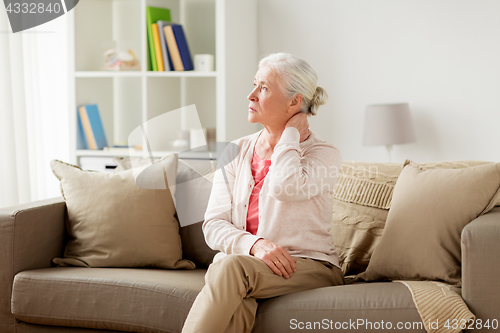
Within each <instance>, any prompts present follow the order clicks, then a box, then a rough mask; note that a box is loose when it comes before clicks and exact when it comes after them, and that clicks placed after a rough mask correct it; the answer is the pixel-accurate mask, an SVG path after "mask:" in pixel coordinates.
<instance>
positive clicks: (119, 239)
mask: <svg viewBox="0 0 500 333" xmlns="http://www.w3.org/2000/svg"><path fill="white" fill-rule="evenodd" d="M159 163H161V164H162V166H161V167H162V169H163V170H162V171H163V172H162V174H160V175H159V179H158V181H159V182H160V183H163V188H165V187H166V189H144V188H141V187H139V186H137V185H136V182H135V177H134V172H136V173H137V171H138V170H133V169H131V170H126V171H123V172H116V173H100V172H94V171H83V170H81V169H80V168H79V167H77V166H74V165H70V164H66V163H64V162H61V161H57V160H54V161H52V162H51V167H52V170H53V172H54V174H55V175H56V177H57V178H58V179H59V180H60V181H61V191H62V194H63V197H64V199H65V201H66V206H67V209H68V220H67V230H68V233H69V236H70V240H69V242H68V244H67V246H66V249H65V251H64V258H55V259H53V262H54V263H55V264H57V265H60V266H82V267H159V268H169V269H180V268H184V269H192V268H194V267H195V265H194V264H193V263H192V262H190V261H188V260H184V259H182V247H181V239H180V236H179V225H178V222H177V220H176V219H175V217H174V214H175V207H174V202H173V200H172V194H171V191H170V190H169V188H168V180H167V179H168V178H167V177H166V176H165V175H167V174H171V173H172V171H175V170H176V169H177V156H176V155H172V156H169V157H167V158H166V159H164V160H162V161H161V162H159ZM155 166H156V165H155ZM150 176H151V175H148V179H149V180H151V179H152V178H151V177H150Z"/></svg>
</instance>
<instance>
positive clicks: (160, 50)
mask: <svg viewBox="0 0 500 333" xmlns="http://www.w3.org/2000/svg"><path fill="white" fill-rule="evenodd" d="M146 15H147V17H146V22H147V25H148V27H147V28H148V29H147V30H148V43H149V55H150V56H149V61H150V64H151V66H150V68H151V70H153V71H159V72H163V71H190V70H193V69H194V67H193V60H192V58H191V53H190V52H189V47H188V43H187V40H186V35H185V34H184V30H183V29H182V25H180V24H175V23H172V22H170V10H169V9H167V8H159V7H147V8H146Z"/></svg>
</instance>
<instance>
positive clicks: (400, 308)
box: [12, 267, 423, 333]
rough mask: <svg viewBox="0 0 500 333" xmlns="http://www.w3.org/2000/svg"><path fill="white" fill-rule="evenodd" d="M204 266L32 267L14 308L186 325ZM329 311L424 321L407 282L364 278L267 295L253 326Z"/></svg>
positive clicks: (36, 314) (106, 321)
mask: <svg viewBox="0 0 500 333" xmlns="http://www.w3.org/2000/svg"><path fill="white" fill-rule="evenodd" d="M204 273H205V271H204V270H200V269H196V270H189V271H185V270H174V271H172V270H157V269H110V268H108V269H105V268H81V267H62V268H51V269H42V270H34V271H27V272H23V273H20V274H19V275H17V276H16V280H15V283H14V294H13V308H12V309H13V312H14V314H15V316H16V317H17V318H19V319H21V320H24V321H26V322H29V323H38V324H51V325H66V326H69V325H77V326H83V327H95V328H99V329H112V330H121V331H127V332H148V333H149V332H180V329H181V326H182V324H183V322H184V320H185V318H186V316H187V314H188V311H189V309H190V307H191V304H192V302H193V301H194V299H195V297H196V295H197V293H198V292H199V291H200V290H201V288H202V286H203V278H204ZM324 318H327V319H330V320H333V321H349V320H352V321H356V320H357V319H360V318H362V319H365V320H369V321H372V322H376V321H378V322H380V321H381V320H384V321H391V322H393V323H394V325H396V323H397V322H398V321H412V322H413V321H415V322H420V318H419V315H418V313H417V311H416V309H415V306H414V305H413V302H412V299H411V295H410V293H409V292H408V290H407V288H406V287H405V286H403V285H401V284H398V283H370V284H365V283H361V284H354V285H349V286H335V287H326V288H320V289H313V290H308V291H305V292H299V293H293V294H289V295H285V296H281V297H278V298H272V299H269V300H266V301H263V302H261V303H260V304H259V308H258V311H257V316H256V323H255V327H254V329H253V332H255V333H267V332H272V333H276V332H288V331H290V320H291V319H297V320H301V321H314V320H318V321H321V320H323V319H324ZM422 327H423V326H422ZM359 331H366V330H362V329H361V330H359ZM47 332H50V331H47ZM409 332H423V331H422V330H418V329H417V330H409Z"/></svg>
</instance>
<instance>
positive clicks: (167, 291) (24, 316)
mask: <svg viewBox="0 0 500 333" xmlns="http://www.w3.org/2000/svg"><path fill="white" fill-rule="evenodd" d="M204 276H205V270H203V269H196V270H161V269H137V268H136V269H118V268H115V269H113V268H82V267H60V268H50V269H41V270H33V271H26V272H22V273H19V274H18V275H16V277H15V280H14V287H13V290H14V291H13V296H12V312H13V313H14V315H15V316H16V318H18V319H19V320H22V321H26V322H29V323H34V324H42V325H59V326H76V327H87V328H98V329H111V330H123V331H129V332H180V329H181V327H182V324H183V322H184V319H185V318H186V316H187V314H188V311H189V309H190V307H191V304H192V302H193V301H194V299H195V297H196V295H197V294H198V292H199V291H200V290H201V288H202V287H203V284H204Z"/></svg>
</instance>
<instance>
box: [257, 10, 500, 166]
mask: <svg viewBox="0 0 500 333" xmlns="http://www.w3.org/2000/svg"><path fill="white" fill-rule="evenodd" d="M257 27H258V28H257V29H258V43H259V48H258V51H259V57H262V56H264V55H266V54H268V53H271V52H279V51H285V52H289V53H293V54H296V55H298V56H300V57H303V58H304V59H306V60H308V61H309V62H310V63H311V65H312V66H313V67H314V68H315V69H316V70H317V72H318V74H319V85H321V86H323V87H324V88H325V89H326V90H327V92H328V93H329V95H330V102H329V103H328V104H327V105H325V106H323V107H322V108H320V113H319V115H318V116H317V117H314V118H310V119H311V121H310V122H311V128H312V129H313V130H315V131H316V132H318V133H319V135H320V136H321V137H323V138H324V139H325V140H327V141H329V142H331V143H333V144H335V145H337V146H338V147H339V148H340V150H341V151H342V154H343V157H344V159H346V160H364V161H386V160H387V155H386V151H385V148H384V147H364V146H362V144H361V142H362V131H363V116H364V109H365V106H366V105H367V104H372V103H385V102H408V103H409V104H410V107H411V109H412V114H413V118H414V122H415V127H416V128H415V129H416V134H417V137H418V138H417V139H418V141H417V142H416V143H412V144H406V145H398V146H395V147H394V149H393V161H396V162H402V161H404V160H405V159H406V158H410V159H414V160H415V161H417V162H425V161H444V160H463V159H479V160H491V161H500V1H498V0H438V1H436V0H404V1H401V0H307V1H306V0H259V2H258V24H257Z"/></svg>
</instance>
